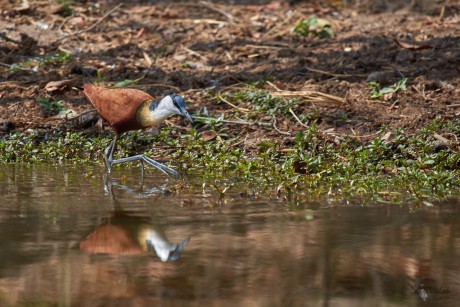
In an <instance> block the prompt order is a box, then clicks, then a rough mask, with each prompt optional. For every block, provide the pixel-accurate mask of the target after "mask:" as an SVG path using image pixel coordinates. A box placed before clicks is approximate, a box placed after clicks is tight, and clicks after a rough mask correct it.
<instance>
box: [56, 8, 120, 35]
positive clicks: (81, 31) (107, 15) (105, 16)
mask: <svg viewBox="0 0 460 307" xmlns="http://www.w3.org/2000/svg"><path fill="white" fill-rule="evenodd" d="M122 5H123V3H120V4H118V5H117V6H115V7H114V8H113V9H111V10H110V11H108V12H107V13H106V14H105V15H104V16H102V17H101V18H99V20H98V21H96V22H95V23H93V24H92V25H91V26H89V27H88V28H86V29H82V30H80V31H77V32H74V33H71V34H67V35H65V36H64V37H61V38H59V39H57V40H56V41H54V43H56V42H60V41H62V40H64V39H66V38H69V37H72V36H77V35H80V34H82V33H85V32H88V31H91V30H92V29H94V28H95V27H96V26H97V25H98V24H100V23H101V22H102V21H103V20H104V19H106V18H107V17H109V16H110V15H111V14H112V13H113V12H115V11H116V10H118V9H119V8H120V7H121V6H122Z"/></svg>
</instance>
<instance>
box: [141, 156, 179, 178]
mask: <svg viewBox="0 0 460 307" xmlns="http://www.w3.org/2000/svg"><path fill="white" fill-rule="evenodd" d="M142 157H143V159H144V161H145V162H146V163H147V164H149V165H151V166H153V167H155V168H157V169H159V170H160V171H162V172H163V173H165V174H167V175H170V176H174V177H180V174H179V172H177V171H175V170H173V169H172V168H169V167H167V166H166V165H164V164H161V163H160V162H157V161H155V160H153V159H152V158H150V157H147V156H142Z"/></svg>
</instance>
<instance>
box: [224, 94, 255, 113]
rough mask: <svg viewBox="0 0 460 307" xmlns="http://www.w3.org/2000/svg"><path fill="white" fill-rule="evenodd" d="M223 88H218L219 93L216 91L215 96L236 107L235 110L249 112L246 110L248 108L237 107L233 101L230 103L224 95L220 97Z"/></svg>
mask: <svg viewBox="0 0 460 307" xmlns="http://www.w3.org/2000/svg"><path fill="white" fill-rule="evenodd" d="M223 90H224V89H222V90H220V91H219V93H217V97H218V98H219V99H220V100H222V101H223V102H225V103H226V104H228V105H229V106H231V107H233V108H235V109H237V110H240V111H242V112H251V110H248V109H245V108H241V107H238V106H236V105H234V104H233V103H231V102H230V101H228V100H227V99H225V98H224V97H222V95H221V94H220V93H222V91H223Z"/></svg>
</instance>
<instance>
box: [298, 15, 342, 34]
mask: <svg viewBox="0 0 460 307" xmlns="http://www.w3.org/2000/svg"><path fill="white" fill-rule="evenodd" d="M293 32H295V33H296V34H297V35H299V36H308V35H310V34H311V35H314V36H318V37H320V38H333V37H334V31H333V30H332V27H331V25H330V23H329V21H327V20H326V19H322V18H318V17H317V16H316V15H311V16H310V17H309V18H308V19H305V20H302V21H301V22H300V23H299V24H297V25H296V26H295V27H294V29H293Z"/></svg>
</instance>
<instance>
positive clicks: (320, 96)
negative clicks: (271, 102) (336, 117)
mask: <svg viewBox="0 0 460 307" xmlns="http://www.w3.org/2000/svg"><path fill="white" fill-rule="evenodd" d="M270 94H271V95H272V96H278V97H291V96H303V97H307V98H308V99H311V100H315V101H318V102H332V103H338V104H344V103H346V100H345V99H344V98H341V97H338V96H334V95H330V94H326V93H322V92H318V91H276V92H270ZM324 98H325V99H324Z"/></svg>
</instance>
